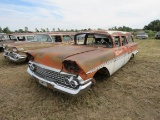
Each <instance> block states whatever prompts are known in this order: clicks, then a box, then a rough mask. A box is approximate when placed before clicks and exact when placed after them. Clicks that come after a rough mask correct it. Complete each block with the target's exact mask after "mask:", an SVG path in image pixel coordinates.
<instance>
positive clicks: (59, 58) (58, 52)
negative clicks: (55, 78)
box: [28, 45, 114, 72]
mask: <svg viewBox="0 0 160 120" xmlns="http://www.w3.org/2000/svg"><path fill="white" fill-rule="evenodd" d="M28 53H29V54H31V55H32V56H33V57H34V61H35V62H37V63H40V64H43V65H46V66H50V67H53V68H57V69H60V70H61V69H62V66H63V65H62V63H63V61H64V60H71V61H75V62H76V63H77V64H78V66H80V67H81V68H82V69H83V71H84V72H87V71H89V70H91V69H93V68H94V67H96V66H98V65H100V64H102V63H104V62H106V61H107V60H110V59H112V58H113V57H114V52H113V50H112V49H109V48H108V49H107V48H97V47H88V46H77V45H70V46H69V45H67V46H55V47H51V48H44V49H37V50H32V51H28Z"/></svg>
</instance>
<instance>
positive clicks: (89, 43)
mask: <svg viewBox="0 0 160 120" xmlns="http://www.w3.org/2000/svg"><path fill="white" fill-rule="evenodd" d="M73 36H74V40H73ZM34 38H35V39H34V40H33V41H36V42H33V41H32V42H17V43H7V44H5V45H4V57H5V58H7V59H9V60H10V61H13V62H22V61H25V60H28V61H29V62H28V68H27V72H28V73H29V74H30V75H31V76H33V77H34V78H36V81H37V82H38V83H40V84H41V85H43V86H45V87H48V88H51V89H54V90H57V91H60V92H62V93H66V94H69V95H79V94H81V93H83V92H84V91H86V90H88V89H89V88H90V87H91V85H93V84H94V83H95V81H96V80H97V79H104V78H106V77H108V76H111V75H112V74H113V73H115V72H116V71H117V70H118V69H120V68H121V67H122V66H123V65H125V64H126V63H127V62H128V61H129V60H130V59H131V58H132V57H134V56H135V55H136V54H137V53H138V50H137V43H135V42H134V41H133V38H132V34H131V33H129V32H121V31H106V30H100V31H84V32H79V33H67V32H63V33H41V34H34Z"/></svg>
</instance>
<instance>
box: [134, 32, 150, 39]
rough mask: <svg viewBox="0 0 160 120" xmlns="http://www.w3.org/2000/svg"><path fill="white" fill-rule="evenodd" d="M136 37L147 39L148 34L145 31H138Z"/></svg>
mask: <svg viewBox="0 0 160 120" xmlns="http://www.w3.org/2000/svg"><path fill="white" fill-rule="evenodd" d="M136 38H137V39H147V38H148V34H147V33H145V32H143V31H142V32H138V33H137V35H136Z"/></svg>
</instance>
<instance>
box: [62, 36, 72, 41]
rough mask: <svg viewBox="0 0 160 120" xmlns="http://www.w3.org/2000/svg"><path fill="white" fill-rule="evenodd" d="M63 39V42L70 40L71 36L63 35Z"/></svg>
mask: <svg viewBox="0 0 160 120" xmlns="http://www.w3.org/2000/svg"><path fill="white" fill-rule="evenodd" d="M63 40H64V42H67V41H71V40H72V38H71V37H70V36H69V35H64V36H63Z"/></svg>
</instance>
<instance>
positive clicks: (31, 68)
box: [28, 63, 36, 71]
mask: <svg viewBox="0 0 160 120" xmlns="http://www.w3.org/2000/svg"><path fill="white" fill-rule="evenodd" d="M28 67H29V68H30V70H32V71H34V70H35V69H36V67H35V65H34V64H32V63H28Z"/></svg>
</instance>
